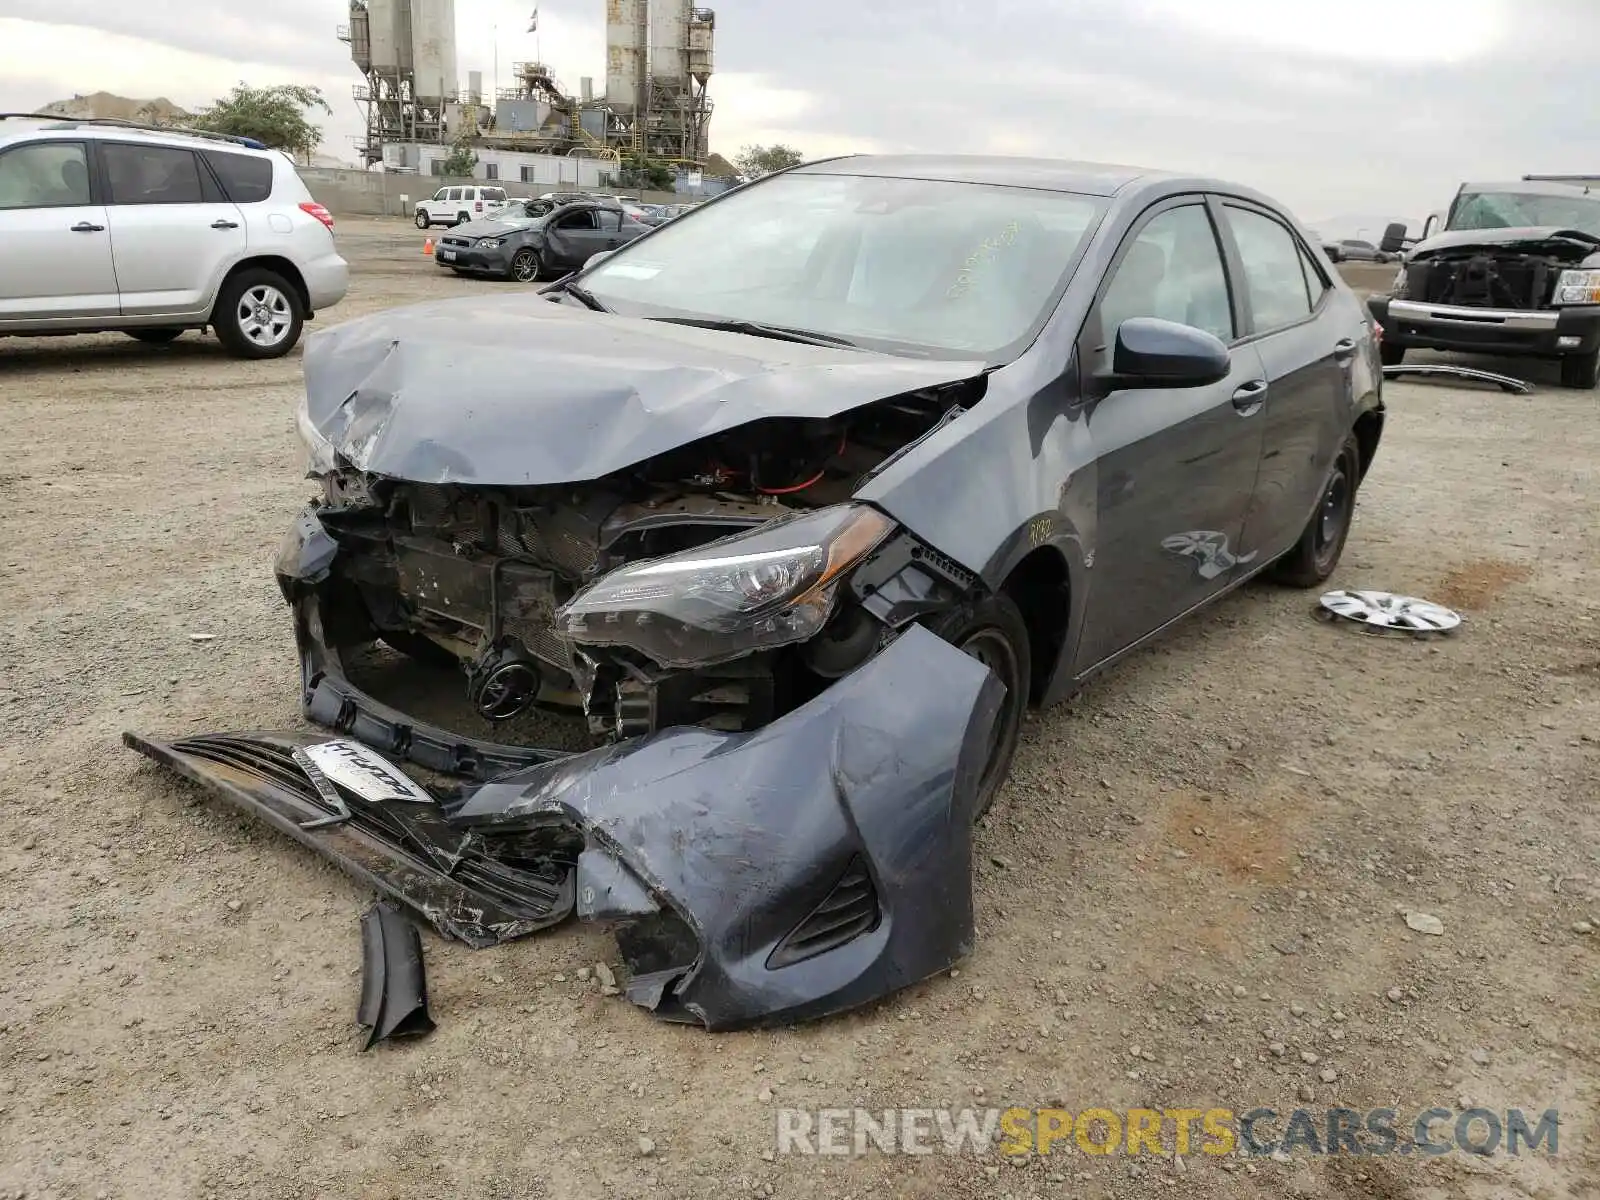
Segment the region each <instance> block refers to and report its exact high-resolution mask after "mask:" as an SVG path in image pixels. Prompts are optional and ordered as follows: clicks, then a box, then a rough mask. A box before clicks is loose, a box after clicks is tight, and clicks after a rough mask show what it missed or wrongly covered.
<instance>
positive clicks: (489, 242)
mask: <svg viewBox="0 0 1600 1200" xmlns="http://www.w3.org/2000/svg"><path fill="white" fill-rule="evenodd" d="M499 245H500V239H499V238H479V239H478V249H479V250H494V249H497V248H498V247H499Z"/></svg>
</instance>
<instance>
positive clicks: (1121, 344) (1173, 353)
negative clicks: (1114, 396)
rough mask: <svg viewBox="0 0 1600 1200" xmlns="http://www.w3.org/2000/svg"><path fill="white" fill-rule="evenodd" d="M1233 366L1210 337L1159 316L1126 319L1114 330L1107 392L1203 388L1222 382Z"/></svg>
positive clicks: (1223, 349)
mask: <svg viewBox="0 0 1600 1200" xmlns="http://www.w3.org/2000/svg"><path fill="white" fill-rule="evenodd" d="M1231 366H1232V361H1231V358H1230V356H1229V354H1228V348H1227V347H1226V346H1225V345H1223V344H1222V340H1221V339H1220V338H1218V337H1217V336H1216V335H1215V334H1210V333H1207V332H1206V331H1205V330H1203V329H1196V328H1195V327H1194V326H1193V325H1180V324H1178V323H1177V322H1176V321H1163V320H1161V319H1160V318H1159V317H1129V318H1128V319H1127V320H1126V321H1124V322H1123V323H1122V324H1121V325H1119V326H1117V340H1116V345H1115V348H1114V349H1113V350H1112V352H1111V371H1110V373H1109V374H1102V375H1101V376H1100V380H1101V383H1102V384H1103V386H1104V387H1105V389H1106V390H1107V391H1115V390H1118V389H1121V388H1177V387H1205V386H1207V385H1208V384H1213V383H1221V382H1222V381H1223V380H1224V379H1226V378H1227V377H1228V371H1229V370H1230V368H1231Z"/></svg>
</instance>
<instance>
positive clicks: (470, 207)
mask: <svg viewBox="0 0 1600 1200" xmlns="http://www.w3.org/2000/svg"><path fill="white" fill-rule="evenodd" d="M505 202H506V190H505V188H503V187H442V188H440V189H439V190H438V191H437V192H435V193H434V194H433V198H432V199H430V200H424V201H422V202H421V203H420V204H418V205H417V211H416V214H415V219H416V222H417V228H418V229H427V228H428V227H429V226H430V225H465V224H466V223H467V222H468V221H476V220H478V219H479V218H480V217H484V216H488V215H489V214H490V213H492V212H494V210H495V209H497V208H499V207H500V206H501V205H503V204H505Z"/></svg>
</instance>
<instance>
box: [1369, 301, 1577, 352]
mask: <svg viewBox="0 0 1600 1200" xmlns="http://www.w3.org/2000/svg"><path fill="white" fill-rule="evenodd" d="M1367 308H1368V310H1369V311H1370V312H1371V313H1372V316H1373V318H1374V319H1375V320H1376V321H1377V322H1378V323H1379V324H1380V325H1382V326H1383V340H1384V341H1385V342H1386V343H1388V344H1390V345H1396V346H1402V347H1405V348H1407V349H1420V350H1456V351H1466V352H1476V353H1481V354H1505V355H1519V356H1526V357H1531V358H1562V357H1565V356H1567V355H1571V354H1588V353H1591V352H1593V351H1595V350H1600V307H1588V306H1586V307H1581V308H1560V309H1541V310H1521V309H1512V310H1507V309H1488V308H1463V307H1460V306H1458V305H1450V304H1425V303H1423V302H1421V301H1418V300H1396V299H1394V298H1392V297H1389V296H1372V297H1369V298H1368V300H1367Z"/></svg>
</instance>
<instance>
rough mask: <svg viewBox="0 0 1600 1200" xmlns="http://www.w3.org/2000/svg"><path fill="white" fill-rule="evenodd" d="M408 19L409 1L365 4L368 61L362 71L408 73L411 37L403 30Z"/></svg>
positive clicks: (382, 0) (378, 0)
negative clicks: (403, 19) (369, 59)
mask: <svg viewBox="0 0 1600 1200" xmlns="http://www.w3.org/2000/svg"><path fill="white" fill-rule="evenodd" d="M410 15H411V4H410V0H367V29H368V46H369V50H368V53H369V54H370V55H371V61H370V62H369V63H368V64H366V65H365V66H363V68H362V69H363V70H372V71H378V72H381V73H388V72H391V71H409V70H410V69H411V35H410V31H409V30H408V29H406V26H407V25H409V24H410V22H409V20H407V21H402V20H401V18H402V16H404V17H409V16H410Z"/></svg>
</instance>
